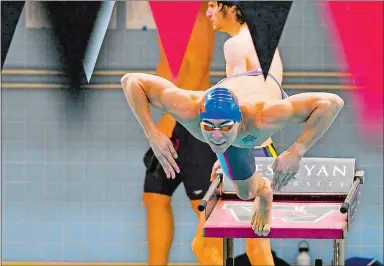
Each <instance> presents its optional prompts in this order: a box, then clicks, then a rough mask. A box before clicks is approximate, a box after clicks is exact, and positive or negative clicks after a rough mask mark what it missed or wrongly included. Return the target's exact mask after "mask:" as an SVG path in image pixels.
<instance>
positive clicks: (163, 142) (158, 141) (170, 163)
mask: <svg viewBox="0 0 384 266" xmlns="http://www.w3.org/2000/svg"><path fill="white" fill-rule="evenodd" d="M148 141H149V144H150V145H151V147H152V150H153V153H154V154H155V156H156V158H157V159H158V160H159V163H160V164H161V166H162V167H163V169H164V172H165V174H166V175H167V178H171V177H172V179H174V178H175V177H176V173H175V171H176V172H177V173H180V169H179V166H178V165H177V163H176V161H175V159H176V158H177V152H176V150H175V148H174V147H173V144H172V141H171V140H170V139H169V138H168V137H167V136H166V135H164V134H163V133H161V132H160V131H159V130H156V131H154V132H151V134H150V135H149V136H148Z"/></svg>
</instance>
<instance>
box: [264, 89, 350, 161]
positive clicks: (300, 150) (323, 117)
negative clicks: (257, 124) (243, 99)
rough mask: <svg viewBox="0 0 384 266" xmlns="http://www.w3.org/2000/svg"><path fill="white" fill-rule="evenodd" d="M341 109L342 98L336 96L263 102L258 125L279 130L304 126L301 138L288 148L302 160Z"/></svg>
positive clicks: (312, 95) (311, 95)
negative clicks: (286, 127)
mask: <svg viewBox="0 0 384 266" xmlns="http://www.w3.org/2000/svg"><path fill="white" fill-rule="evenodd" d="M343 106H344V101H343V99H341V98H340V97H339V96H338V95H336V94H331V93H310V92H309V93H300V94H296V95H293V96H290V97H288V98H286V99H284V100H280V101H271V102H269V103H266V104H265V106H264V108H263V111H262V115H261V117H263V119H262V120H263V121H262V122H261V123H262V124H266V125H268V124H269V125H271V124H275V125H276V126H279V127H280V128H282V127H285V126H287V125H290V124H301V123H305V124H304V129H303V131H302V133H301V135H300V136H299V138H298V139H297V140H296V142H295V143H294V144H293V145H292V146H291V147H290V148H289V150H291V151H295V152H297V154H298V155H299V156H301V157H302V156H304V154H305V153H306V152H307V151H308V150H309V149H310V148H311V147H312V146H313V145H314V144H315V143H316V142H317V141H318V140H319V139H320V138H321V137H322V136H323V135H324V133H325V132H327V130H328V129H329V127H330V126H331V124H332V123H333V121H334V120H335V118H336V116H337V115H338V113H339V111H340V110H341V109H342V108H343Z"/></svg>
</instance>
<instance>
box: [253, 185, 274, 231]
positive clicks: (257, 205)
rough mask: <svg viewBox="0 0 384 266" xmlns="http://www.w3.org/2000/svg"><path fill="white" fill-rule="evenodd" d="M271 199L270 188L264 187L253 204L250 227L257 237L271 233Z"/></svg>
mask: <svg viewBox="0 0 384 266" xmlns="http://www.w3.org/2000/svg"><path fill="white" fill-rule="evenodd" d="M272 199H273V196H272V190H271V188H270V187H264V188H263V189H262V190H261V191H259V193H258V196H257V197H256V198H255V200H254V202H253V206H252V216H251V225H252V229H253V231H255V233H256V235H258V236H268V234H269V232H270V231H271V221H272Z"/></svg>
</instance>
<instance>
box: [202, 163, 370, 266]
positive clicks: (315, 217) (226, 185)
mask: <svg viewBox="0 0 384 266" xmlns="http://www.w3.org/2000/svg"><path fill="white" fill-rule="evenodd" d="M274 160H275V159H274V158H255V163H256V171H257V172H258V173H260V175H261V176H263V177H266V178H268V179H269V180H271V181H272V178H273V170H272V165H273V162H274ZM295 177H296V178H295V179H294V180H292V181H291V182H290V183H289V184H288V185H287V186H286V187H284V188H283V189H282V190H281V191H279V192H276V193H274V195H273V204H272V224H271V231H270V233H269V235H268V236H267V238H280V239H293V238H295V239H332V240H333V244H334V247H333V265H335V266H338V265H345V256H344V239H345V236H346V233H347V232H348V231H350V230H351V225H352V222H353V218H354V214H355V211H356V207H357V206H358V204H359V202H360V194H361V193H360V185H362V184H363V183H364V171H362V170H356V169H355V159H352V158H303V159H302V161H301V165H300V170H299V171H298V173H297V175H296V176H295ZM220 185H222V195H219V193H218V190H217V188H218V187H219V186H220ZM252 204H253V200H252V201H242V200H240V199H239V198H238V197H237V196H236V192H235V189H234V186H233V183H232V181H231V180H230V179H229V178H228V177H227V176H225V175H224V174H223V173H217V174H216V179H215V180H214V181H213V182H212V183H211V186H210V188H209V189H208V191H207V193H206V194H205V196H204V198H203V199H202V200H201V203H200V205H199V210H200V211H205V218H206V222H205V225H204V227H203V236H204V237H214V238H223V240H224V241H223V245H224V246H223V251H224V258H223V265H226V266H233V265H234V256H233V254H234V239H235V238H262V237H260V236H257V235H256V234H255V232H254V231H253V230H252V228H251V224H250V218H251V210H252ZM321 264H322V262H321V260H317V263H316V265H321Z"/></svg>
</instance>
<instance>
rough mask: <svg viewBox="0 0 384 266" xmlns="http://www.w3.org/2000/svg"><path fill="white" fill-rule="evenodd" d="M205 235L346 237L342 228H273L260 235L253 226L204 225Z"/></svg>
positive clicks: (230, 236)
mask: <svg viewBox="0 0 384 266" xmlns="http://www.w3.org/2000/svg"><path fill="white" fill-rule="evenodd" d="M203 235H204V237H215V238H216V237H217V238H285V239H287V238H290V239H292V238H304V239H344V233H343V229H341V228H337V229H336V228H322V229H320V228H315V229H314V228H272V229H271V232H270V233H269V235H268V236H267V237H258V236H257V235H256V234H255V232H254V231H253V230H252V228H251V227H249V228H245V227H204V228H203Z"/></svg>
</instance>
